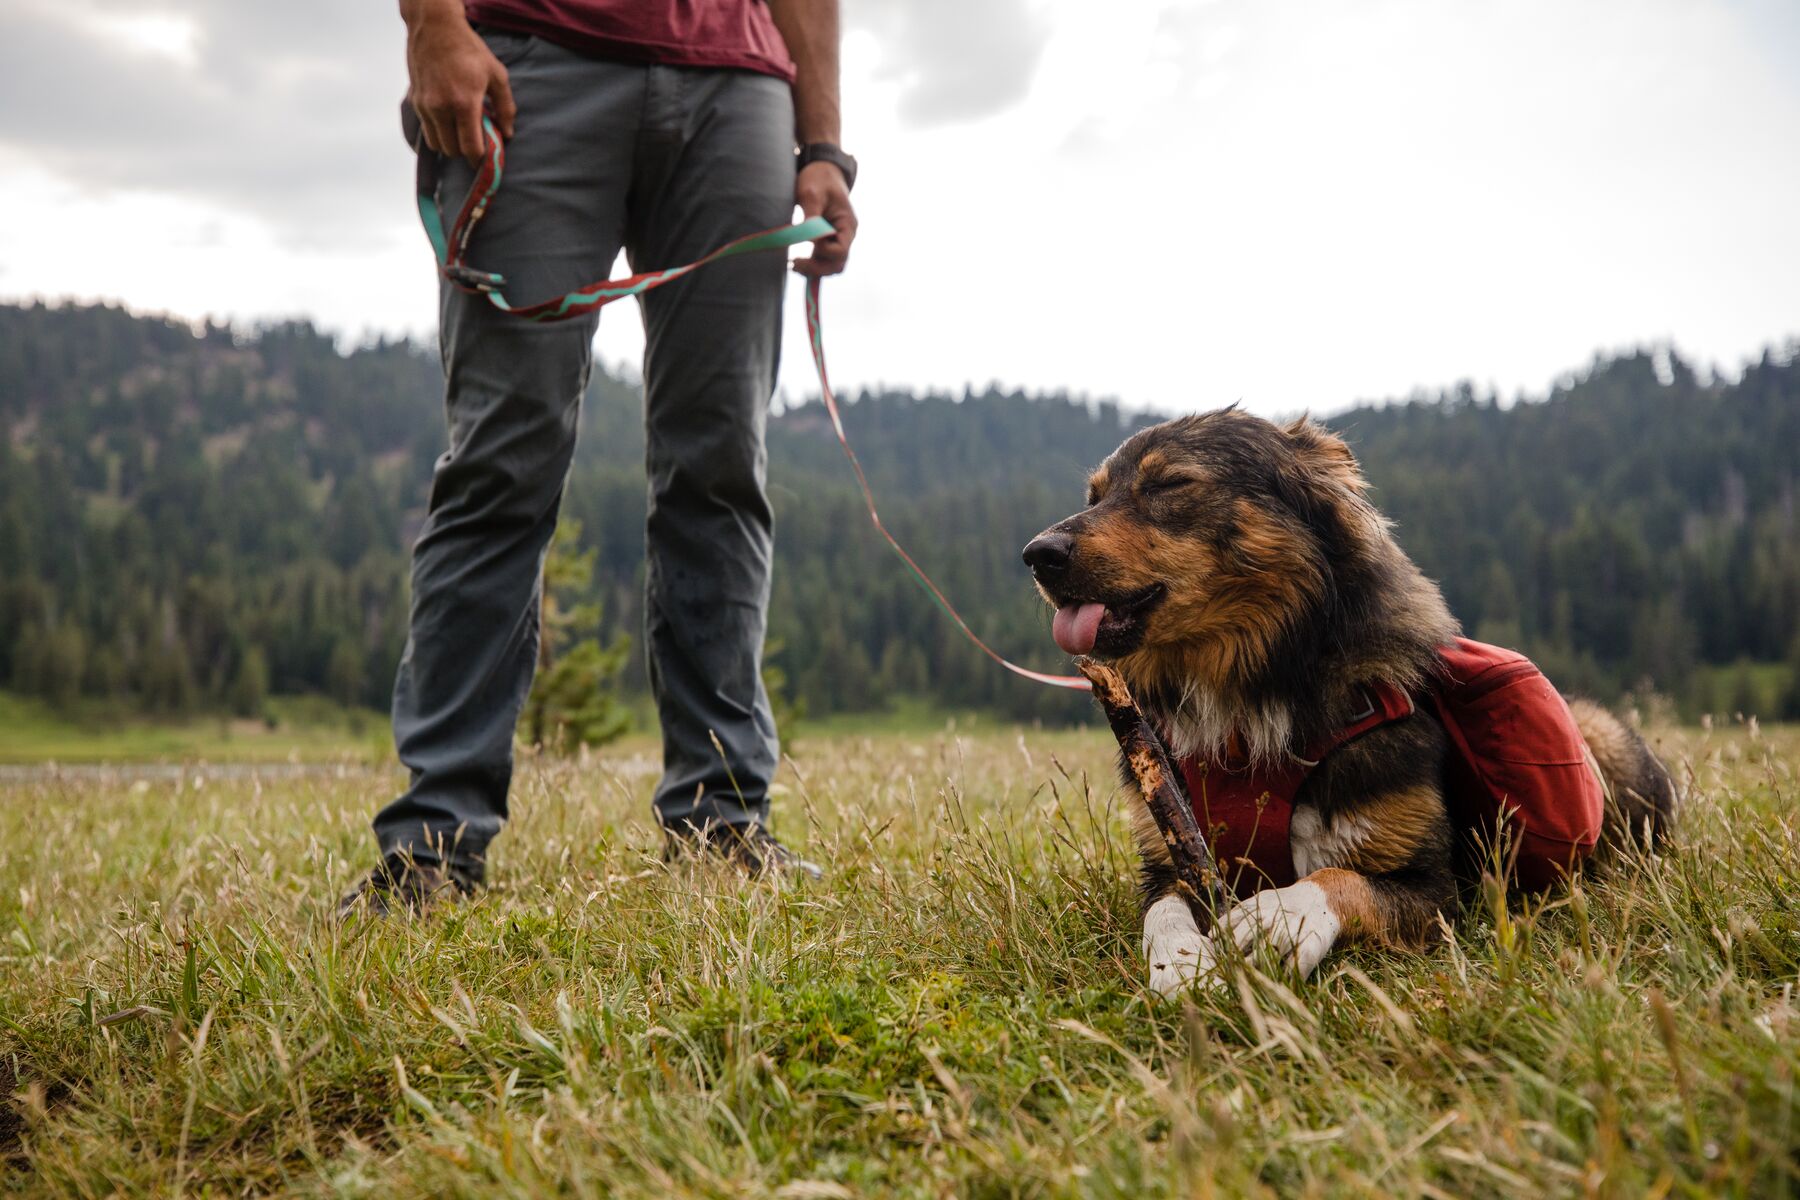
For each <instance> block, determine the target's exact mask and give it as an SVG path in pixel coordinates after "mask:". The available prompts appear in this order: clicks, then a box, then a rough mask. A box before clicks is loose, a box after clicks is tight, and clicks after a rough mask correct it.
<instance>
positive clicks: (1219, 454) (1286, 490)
mask: <svg viewBox="0 0 1800 1200" xmlns="http://www.w3.org/2000/svg"><path fill="white" fill-rule="evenodd" d="M1365 488H1366V484H1365V483H1364V480H1363V477H1362V473H1361V472H1360V470H1359V469H1358V467H1357V464H1356V459H1355V456H1353V455H1352V454H1351V453H1350V449H1349V447H1348V446H1346V445H1345V444H1344V443H1343V441H1342V440H1341V439H1339V438H1338V437H1336V436H1335V435H1333V434H1331V433H1330V432H1328V431H1327V430H1325V429H1324V428H1322V427H1321V426H1319V425H1316V424H1314V423H1313V422H1311V421H1308V420H1305V419H1301V420H1298V421H1295V422H1293V423H1292V424H1290V425H1286V426H1278V425H1275V424H1272V423H1271V422H1269V421H1265V420H1262V419H1261V418H1259V417H1253V416H1250V415H1249V414H1247V413H1242V412H1238V411H1236V410H1235V409H1225V410H1223V411H1219V412H1212V413H1205V414H1202V415H1198V416H1192V417H1183V418H1180V419H1179V420H1174V421H1168V422H1165V423H1164V424H1161V425H1157V426H1154V427H1152V428H1150V429H1146V430H1143V431H1142V432H1140V433H1138V434H1136V435H1134V436H1133V437H1131V438H1130V439H1129V440H1128V441H1126V442H1125V444H1124V445H1122V446H1120V447H1119V448H1118V449H1117V450H1116V451H1114V452H1113V454H1112V456H1111V457H1109V458H1108V459H1107V460H1106V462H1105V463H1104V464H1102V465H1101V467H1100V469H1099V470H1097V471H1095V472H1094V474H1093V476H1092V477H1091V478H1090V479H1089V481H1088V497H1087V501H1088V502H1087V507H1086V508H1083V509H1082V510H1081V511H1080V512H1078V513H1076V514H1074V515H1073V516H1071V517H1069V518H1068V519H1067V520H1064V521H1060V522H1058V523H1057V524H1055V525H1052V526H1051V527H1050V528H1049V529H1046V530H1045V531H1044V532H1043V533H1040V534H1039V535H1038V536H1037V537H1035V538H1033V539H1032V540H1031V542H1030V544H1029V545H1027V546H1026V547H1025V561H1026V563H1027V564H1028V565H1029V566H1030V567H1031V570H1032V574H1033V576H1034V577H1035V578H1036V581H1037V585H1038V589H1039V590H1040V591H1041V592H1042V593H1043V595H1044V598H1045V599H1047V600H1048V601H1049V602H1050V603H1051V605H1052V606H1054V607H1055V609H1056V618H1055V625H1054V632H1055V636H1056V641H1057V644H1058V645H1059V646H1061V647H1062V648H1063V649H1064V650H1065V651H1067V652H1068V653H1070V654H1087V655H1092V656H1094V657H1097V658H1106V659H1115V660H1122V661H1121V665H1122V666H1123V667H1124V668H1125V669H1126V671H1127V676H1128V677H1132V676H1136V677H1137V678H1139V679H1148V680H1156V679H1166V678H1170V677H1175V676H1177V675H1179V677H1182V678H1186V679H1193V678H1195V677H1196V676H1199V677H1200V678H1202V679H1204V678H1206V677H1208V676H1211V677H1212V681H1213V682H1217V683H1224V682H1226V681H1227V680H1228V679H1229V678H1231V677H1233V676H1237V677H1239V678H1242V676H1243V674H1244V673H1245V672H1247V671H1252V670H1254V669H1255V668H1256V667H1257V666H1258V665H1259V664H1260V663H1262V662H1263V661H1265V660H1266V657H1267V655H1268V654H1269V653H1270V651H1271V650H1272V649H1273V648H1274V647H1275V645H1276V644H1277V642H1278V639H1279V638H1280V637H1281V636H1282V634H1283V633H1284V632H1289V631H1292V630H1294V629H1296V628H1297V627H1299V626H1300V625H1301V624H1302V623H1303V622H1305V621H1307V620H1308V618H1309V617H1310V616H1312V615H1315V614H1316V613H1317V612H1318V611H1319V609H1320V608H1321V606H1322V605H1323V604H1324V603H1325V602H1327V600H1328V599H1329V598H1330V597H1332V596H1333V595H1334V594H1335V588H1336V587H1337V586H1338V585H1339V583H1340V582H1341V580H1340V578H1339V575H1340V574H1341V572H1343V571H1344V570H1345V569H1346V568H1347V567H1350V566H1352V565H1353V564H1354V562H1355V561H1356V559H1357V557H1358V556H1359V555H1366V554H1368V553H1369V552H1370V551H1371V550H1372V549H1373V548H1374V541H1375V540H1376V539H1381V538H1385V536H1386V535H1385V531H1384V529H1383V525H1382V522H1381V519H1380V517H1379V516H1378V515H1377V514H1376V513H1375V511H1374V510H1373V509H1372V508H1371V507H1370V506H1369V505H1368V503H1367V502H1366V501H1365V500H1364V499H1363V492H1364V490H1365Z"/></svg>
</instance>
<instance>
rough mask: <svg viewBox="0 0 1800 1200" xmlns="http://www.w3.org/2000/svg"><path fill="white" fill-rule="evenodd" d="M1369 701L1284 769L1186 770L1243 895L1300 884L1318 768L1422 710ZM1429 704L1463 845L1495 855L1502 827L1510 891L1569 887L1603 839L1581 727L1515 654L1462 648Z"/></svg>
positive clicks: (1216, 851)
mask: <svg viewBox="0 0 1800 1200" xmlns="http://www.w3.org/2000/svg"><path fill="white" fill-rule="evenodd" d="M1366 699H1367V700H1368V709H1367V711H1366V712H1364V713H1362V714H1361V715H1360V716H1358V717H1357V718H1355V719H1354V720H1353V721H1352V722H1351V723H1350V724H1349V725H1348V726H1346V727H1345V728H1343V729H1341V730H1338V731H1337V732H1336V733H1334V734H1333V735H1332V736H1331V737H1330V738H1329V739H1327V740H1326V743H1325V744H1324V745H1322V746H1315V747H1309V749H1308V753H1307V755H1306V757H1305V758H1290V759H1289V761H1288V762H1287V763H1286V764H1285V765H1283V766H1279V767H1266V768H1250V767H1245V766H1234V765H1233V764H1229V763H1223V762H1216V761H1209V760H1201V759H1183V760H1182V761H1181V762H1180V764H1179V769H1180V771H1181V776H1182V782H1183V783H1184V784H1185V785H1186V787H1187V793H1188V799H1189V801H1190V802H1191V803H1192V804H1193V807H1194V818H1195V820H1196V821H1198V822H1199V825H1200V829H1201V832H1202V833H1204V834H1205V835H1206V838H1207V842H1208V844H1209V845H1210V846H1211V848H1212V852H1213V856H1214V858H1216V859H1217V860H1218V864H1219V869H1220V871H1222V872H1223V873H1224V875H1225V877H1226V880H1227V881H1228V882H1229V883H1230V885H1231V887H1232V888H1233V890H1234V891H1236V892H1237V894H1238V895H1240V896H1249V895H1251V894H1252V893H1254V892H1257V891H1260V890H1261V889H1263V888H1266V887H1283V886H1286V885H1287V884H1290V883H1293V882H1294V878H1295V874H1294V861H1293V852H1292V848H1291V846H1290V845H1289V829H1288V823H1289V819H1290V817H1291V816H1292V814H1293V810H1294V796H1295V794H1296V793H1297V792H1298V791H1299V790H1300V787H1301V785H1302V784H1304V783H1305V782H1306V777H1307V776H1308V775H1309V774H1311V773H1312V770H1313V769H1314V768H1315V767H1316V766H1317V765H1318V763H1319V762H1320V761H1322V760H1323V759H1324V758H1325V756H1326V755H1328V754H1330V753H1331V752H1332V751H1334V750H1336V749H1337V748H1338V747H1339V746H1342V745H1343V744H1344V743H1346V742H1349V741H1352V740H1354V739H1355V738H1358V737H1361V736H1362V735H1363V734H1365V733H1367V732H1368V731H1369V730H1371V729H1375V728H1378V727H1379V726H1382V725H1385V724H1387V723H1388V722H1390V721H1398V720H1403V719H1404V718H1406V717H1409V716H1411V715H1412V713H1413V710H1414V698H1413V697H1411V696H1409V695H1407V694H1406V693H1405V692H1403V691H1401V690H1400V689H1398V688H1392V687H1376V688H1373V689H1371V690H1370V691H1369V693H1368V695H1367V697H1366ZM1421 699H1423V700H1425V701H1427V702H1428V703H1430V704H1431V706H1432V708H1433V709H1434V710H1435V711H1436V713H1437V715H1438V719H1439V720H1440V721H1441V722H1442V723H1443V726H1444V730H1445V732H1446V733H1448V734H1449V736H1450V743H1451V749H1452V752H1451V754H1450V761H1449V766H1448V771H1447V777H1446V779H1445V781H1444V782H1445V797H1444V798H1445V802H1446V803H1447V804H1448V805H1449V808H1450V818H1451V820H1452V821H1453V822H1454V823H1455V825H1456V827H1457V829H1458V831H1459V832H1460V833H1461V834H1462V835H1463V836H1464V839H1465V843H1466V845H1467V846H1469V847H1470V848H1471V849H1473V848H1475V847H1477V846H1479V845H1483V844H1485V845H1492V844H1493V843H1494V841H1495V836H1496V833H1497V832H1498V831H1499V830H1500V829H1501V822H1502V818H1503V817H1504V819H1505V821H1506V832H1507V840H1508V845H1509V853H1510V854H1511V855H1512V856H1513V857H1512V867H1513V870H1512V879H1513V882H1514V883H1516V884H1517V885H1518V886H1519V887H1521V888H1524V889H1527V890H1531V891H1541V890H1543V889H1545V888H1548V887H1550V886H1552V885H1553V884H1555V883H1556V882H1557V881H1558V880H1560V879H1563V878H1565V877H1566V876H1567V875H1568V873H1569V870H1570V869H1571V868H1572V867H1573V866H1574V865H1575V864H1576V863H1578V862H1580V861H1581V860H1582V859H1584V858H1586V857H1587V856H1588V854H1590V853H1591V852H1592V851H1593V849H1594V846H1595V844H1596V843H1597V842H1598V841H1599V837H1600V819H1601V812H1602V806H1603V803H1604V794H1603V791H1602V787H1601V783H1600V776H1599V772H1598V771H1597V770H1596V768H1595V767H1594V765H1593V762H1592V760H1591V759H1590V758H1589V756H1588V751H1587V743H1586V741H1585V740H1583V738H1582V736H1581V730H1580V729H1579V728H1577V726H1576V724H1575V717H1574V715H1573V714H1572V713H1570V711H1569V706H1568V704H1567V703H1565V702H1564V701H1563V698H1562V696H1561V695H1560V694H1559V693H1558V692H1557V690H1556V689H1555V688H1554V687H1552V686H1551V684H1550V681H1549V680H1548V679H1546V678H1544V673H1543V672H1542V671H1540V670H1538V669H1537V667H1536V665H1535V664H1533V663H1532V661H1531V660H1530V659H1528V658H1526V657H1525V656H1524V655H1523V654H1520V653H1518V652H1517V651H1513V650H1505V649H1502V648H1500V647H1499V646H1489V645H1485V644H1483V643H1481V642H1476V641H1470V640H1469V639H1468V638H1458V639H1456V641H1455V642H1453V643H1451V644H1450V645H1448V646H1445V647H1444V648H1443V650H1442V669H1441V671H1440V672H1439V674H1438V678H1437V679H1436V680H1434V681H1433V683H1432V684H1431V686H1430V687H1429V689H1428V690H1427V691H1426V693H1425V695H1424V696H1423V697H1421Z"/></svg>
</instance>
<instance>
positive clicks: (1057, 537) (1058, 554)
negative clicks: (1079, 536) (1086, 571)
mask: <svg viewBox="0 0 1800 1200" xmlns="http://www.w3.org/2000/svg"><path fill="white" fill-rule="evenodd" d="M1074 552H1075V539H1074V538H1072V537H1070V536H1069V535H1068V534H1066V533H1040V534H1038V535H1037V536H1036V537H1034V538H1032V539H1031V540H1030V541H1029V542H1027V543H1025V565H1026V566H1028V567H1030V568H1031V569H1032V570H1034V571H1040V572H1044V573H1046V574H1052V575H1054V574H1056V573H1057V572H1058V571H1066V570H1068V568H1069V556H1070V555H1071V554H1073V553H1074Z"/></svg>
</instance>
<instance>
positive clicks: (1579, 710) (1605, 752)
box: [1569, 700, 1679, 849]
mask: <svg viewBox="0 0 1800 1200" xmlns="http://www.w3.org/2000/svg"><path fill="white" fill-rule="evenodd" d="M1569 711H1570V712H1572V713H1573V714H1574V715H1575V724H1576V725H1577V726H1578V727H1579V728H1580V729H1581V736H1582V737H1583V738H1584V739H1585V740H1586V741H1587V745H1588V751H1589V752H1590V753H1591V754H1593V756H1594V762H1595V764H1596V765H1597V766H1598V767H1599V768H1600V779H1601V782H1602V783H1604V784H1605V785H1606V816H1605V821H1604V823H1603V825H1602V827H1601V833H1600V841H1601V844H1602V846H1605V847H1609V848H1614V849H1616V848H1618V847H1621V846H1624V845H1627V844H1636V845H1639V846H1645V847H1654V846H1655V845H1657V844H1658V842H1660V841H1661V840H1662V838H1663V836H1664V835H1666V834H1667V833H1668V831H1669V828H1670V826H1671V825H1672V824H1673V823H1674V820H1675V810H1676V807H1677V805H1678V803H1679V797H1678V796H1677V795H1676V791H1675V780H1674V778H1673V777H1672V776H1671V775H1670V774H1669V769H1668V768H1667V767H1666V766H1664V765H1663V763H1662V760H1661V759H1659V758H1657V757H1656V755H1655V754H1654V753H1652V752H1651V750H1650V747H1649V746H1648V745H1646V744H1645V743H1644V739H1643V738H1641V737H1639V736H1638V734H1637V733H1636V732H1634V731H1633V730H1631V729H1629V728H1627V727H1626V725H1625V723H1624V722H1623V721H1621V720H1619V718H1617V717H1615V716H1614V715H1613V714H1612V713H1610V712H1608V711H1606V709H1604V708H1601V707H1600V706H1599V705H1598V704H1595V703H1594V702H1593V701H1591V700H1570V701H1569Z"/></svg>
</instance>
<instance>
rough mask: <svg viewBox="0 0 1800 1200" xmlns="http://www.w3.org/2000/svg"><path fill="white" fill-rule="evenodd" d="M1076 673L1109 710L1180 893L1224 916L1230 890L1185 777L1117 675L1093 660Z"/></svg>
mask: <svg viewBox="0 0 1800 1200" xmlns="http://www.w3.org/2000/svg"><path fill="white" fill-rule="evenodd" d="M1075 669H1076V670H1078V671H1080V672H1081V673H1082V674H1083V675H1085V676H1087V679H1088V682H1089V683H1091V684H1093V685H1094V699H1096V700H1098V701H1099V702H1100V707H1101V708H1102V709H1103V710H1105V712H1106V723H1107V724H1108V725H1111V726H1112V731H1113V737H1115V738H1117V739H1118V740H1119V749H1121V750H1123V751H1124V752H1125V765H1126V766H1127V767H1129V768H1130V770H1131V774H1132V776H1133V777H1134V778H1135V779H1136V780H1137V785H1138V791H1140V792H1142V793H1143V794H1144V806H1145V807H1146V808H1148V809H1149V810H1150V816H1151V817H1152V818H1153V819H1154V820H1155V821H1156V827H1157V829H1159V830H1161V831H1162V836H1163V842H1164V843H1165V844H1167V846H1168V848H1169V861H1170V862H1171V863H1173V864H1174V866H1175V877H1176V880H1177V882H1178V884H1179V885H1180V888H1181V890H1182V891H1183V892H1184V893H1186V895H1187V899H1188V901H1189V903H1198V904H1199V905H1201V906H1202V907H1203V908H1206V909H1210V910H1211V911H1212V912H1213V913H1220V912H1223V911H1224V910H1225V903H1226V898H1225V887H1224V883H1223V881H1222V879H1221V877H1220V875H1219V867H1218V864H1217V863H1215V862H1214V861H1213V856H1212V849H1211V848H1210V847H1208V846H1207V844H1206V838H1205V837H1203V836H1202V835H1201V833H1200V823H1199V822H1198V821H1196V820H1195V819H1194V806H1193V805H1192V804H1191V803H1190V802H1189V800H1188V797H1187V791H1186V789H1185V788H1183V787H1182V785H1181V776H1180V775H1178V774H1177V773H1176V771H1175V768H1174V767H1173V766H1172V765H1171V764H1170V762H1169V752H1168V751H1167V750H1166V749H1164V748H1163V744H1162V739H1161V738H1159V737H1157V736H1156V731H1155V730H1154V729H1152V728H1150V722H1148V721H1146V720H1145V719H1144V714H1143V713H1141V712H1139V711H1138V706H1137V703H1136V702H1135V701H1133V700H1132V698H1131V689H1129V688H1127V687H1126V686H1125V680H1124V679H1122V678H1120V676H1119V673H1118V672H1117V671H1115V670H1113V669H1112V668H1111V667H1109V666H1107V665H1106V664H1105V663H1100V662H1095V661H1094V660H1093V659H1091V658H1078V659H1076V660H1075Z"/></svg>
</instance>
